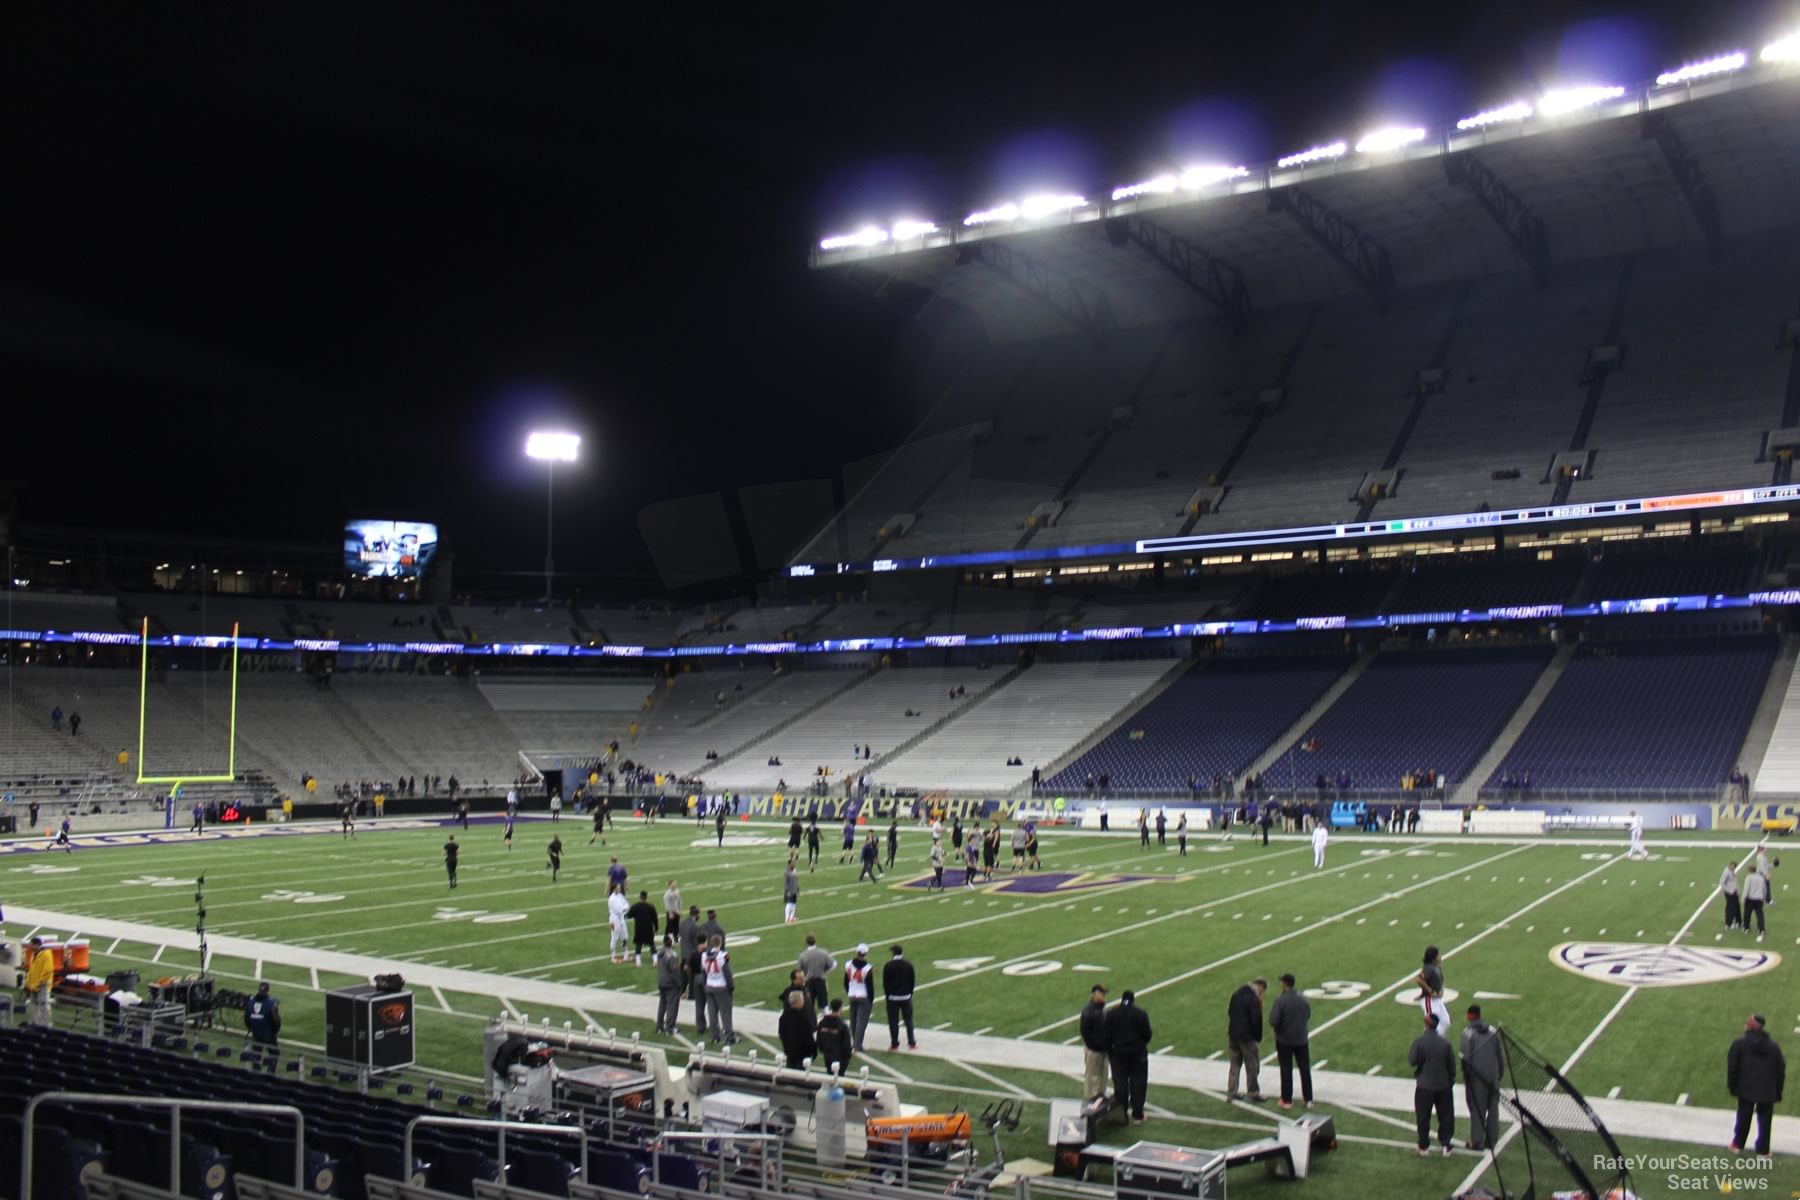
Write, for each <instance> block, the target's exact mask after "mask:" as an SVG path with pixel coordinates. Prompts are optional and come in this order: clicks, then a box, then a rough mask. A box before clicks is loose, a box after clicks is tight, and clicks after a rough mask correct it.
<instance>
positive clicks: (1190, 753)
mask: <svg viewBox="0 0 1800 1200" xmlns="http://www.w3.org/2000/svg"><path fill="white" fill-rule="evenodd" d="M1351 662H1352V658H1351V657H1350V656H1349V655H1335V654H1334V655H1293V656H1288V657H1275V658H1268V659H1259V658H1244V659H1234V658H1224V659H1217V660H1215V661H1212V662H1206V663H1201V664H1198V665H1196V666H1195V667H1194V668H1193V669H1192V670H1189V671H1188V672H1187V673H1185V674H1184V675H1182V676H1181V677H1180V678H1179V679H1177V680H1175V681H1174V683H1173V684H1172V685H1171V686H1170V687H1169V689H1168V690H1167V691H1165V692H1164V693H1163V694H1162V695H1160V696H1158V697H1157V698H1156V699H1154V700H1152V701H1151V702H1150V703H1149V704H1148V705H1146V706H1145V707H1144V708H1142V709H1140V710H1139V711H1138V712H1137V713H1135V714H1133V715H1132V716H1131V718H1130V719H1129V720H1127V721H1126V722H1125V723H1124V724H1122V725H1120V726H1119V727H1118V728H1117V729H1114V730H1113V731H1112V732H1111V733H1109V734H1107V735H1106V737H1105V738H1104V739H1103V740H1102V741H1101V742H1100V743H1099V744H1098V745H1095V746H1094V747H1092V748H1091V749H1089V750H1088V751H1086V752H1085V753H1083V754H1082V755H1081V756H1080V757H1079V758H1077V759H1076V760H1075V761H1074V762H1071V763H1070V764H1069V765H1068V766H1066V767H1064V768H1063V769H1062V770H1060V771H1057V772H1056V773H1055V774H1054V775H1053V776H1050V777H1049V778H1048V779H1047V781H1046V788H1047V789H1048V790H1051V791H1055V792H1068V793H1075V792H1079V791H1082V790H1084V789H1085V788H1086V782H1087V779H1088V777H1089V776H1092V777H1094V778H1095V779H1098V778H1099V777H1100V776H1101V775H1103V774H1104V775H1107V776H1109V777H1110V783H1111V786H1112V788H1113V789H1114V790H1115V791H1128V790H1133V789H1167V790H1174V789H1185V788H1186V787H1187V786H1188V779H1189V777H1190V776H1192V777H1195V778H1197V779H1198V780H1200V781H1201V783H1202V785H1203V786H1205V785H1209V784H1210V782H1211V780H1212V777H1213V776H1214V775H1215V774H1219V775H1225V776H1228V777H1232V778H1235V777H1237V776H1239V775H1241V774H1242V773H1243V772H1244V771H1246V770H1248V769H1249V767H1250V764H1251V763H1253V762H1255V761H1256V758H1257V756H1258V755H1259V754H1260V753H1261V752H1262V751H1263V750H1264V749H1266V748H1267V747H1268V746H1269V745H1270V744H1271V743H1272V742H1274V740H1275V739H1276V738H1277V737H1279V736H1281V734H1282V733H1283V732H1284V731H1285V730H1286V729H1287V728H1288V727H1289V726H1291V725H1292V724H1293V723H1294V722H1295V721H1297V720H1298V719H1299V718H1300V716H1301V714H1302V713H1304V712H1305V711H1306V710H1307V709H1308V708H1310V707H1311V706H1312V704H1313V703H1314V702H1315V701H1317V700H1318V698H1319V697H1320V696H1322V695H1323V694H1324V693H1325V690H1326V689H1327V688H1329V687H1330V686H1331V684H1332V681H1334V680H1335V679H1337V677H1338V676H1340V675H1342V674H1343V673H1344V671H1345V669H1346V668H1348V667H1349V665H1350V663H1351ZM1227 715H1229V717H1230V719H1229V720H1226V719H1224V718H1225V717H1226V716H1227ZM1140 735H1141V736H1140Z"/></svg>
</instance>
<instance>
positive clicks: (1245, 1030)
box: [1225, 978, 1269, 1104]
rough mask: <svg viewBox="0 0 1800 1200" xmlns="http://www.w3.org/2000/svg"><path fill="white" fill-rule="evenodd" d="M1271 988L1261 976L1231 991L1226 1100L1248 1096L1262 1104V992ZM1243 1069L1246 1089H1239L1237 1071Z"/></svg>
mask: <svg viewBox="0 0 1800 1200" xmlns="http://www.w3.org/2000/svg"><path fill="white" fill-rule="evenodd" d="M1268 989H1269V981H1268V980H1266V979H1262V978H1257V979H1252V980H1251V981H1250V982H1249V983H1246V984H1245V985H1244V986H1243V987H1241V988H1239V989H1238V990H1237V991H1235V992H1233V993H1232V994H1231V1002H1230V1003H1229V1004H1228V1005H1227V1006H1226V1010H1225V1015H1226V1030H1225V1037H1226V1042H1227V1043H1228V1045H1229V1046H1230V1052H1231V1067H1230V1070H1229V1071H1227V1073H1226V1076H1225V1098H1226V1099H1227V1100H1241V1099H1245V1098H1246V1097H1247V1098H1248V1099H1251V1100H1254V1101H1256V1102H1257V1103H1258V1104H1261V1103H1262V1099H1263V1094H1262V1088H1261V1087H1260V1086H1258V1072H1259V1070H1260V1064H1261V1062H1262V1035H1263V1011H1262V998H1263V993H1264V992H1266V991H1267V990H1268ZM1239 1071H1242V1072H1243V1076H1244V1087H1245V1091H1244V1092H1239V1091H1238V1073H1239Z"/></svg>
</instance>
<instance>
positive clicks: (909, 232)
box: [894, 220, 938, 242]
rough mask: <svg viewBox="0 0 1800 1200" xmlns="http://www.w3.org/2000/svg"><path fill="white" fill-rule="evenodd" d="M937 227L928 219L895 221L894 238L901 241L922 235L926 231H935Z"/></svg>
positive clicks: (926, 232)
mask: <svg viewBox="0 0 1800 1200" xmlns="http://www.w3.org/2000/svg"><path fill="white" fill-rule="evenodd" d="M937 231H938V227H937V226H936V225H933V224H932V223H931V222H930V221H910V220H908V221H895V222H894V240H895V241H896V242H903V241H905V240H907V239H908V238H917V237H924V236H925V235H926V234H928V233H936V232H937Z"/></svg>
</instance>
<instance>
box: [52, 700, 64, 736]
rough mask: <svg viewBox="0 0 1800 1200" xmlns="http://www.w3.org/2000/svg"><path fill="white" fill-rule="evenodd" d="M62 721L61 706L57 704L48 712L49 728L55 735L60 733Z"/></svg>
mask: <svg viewBox="0 0 1800 1200" xmlns="http://www.w3.org/2000/svg"><path fill="white" fill-rule="evenodd" d="M62 719H63V711H62V705H60V704H58V705H57V706H56V707H55V708H52V709H51V710H50V728H51V729H53V730H55V731H56V732H57V733H61V732H62Z"/></svg>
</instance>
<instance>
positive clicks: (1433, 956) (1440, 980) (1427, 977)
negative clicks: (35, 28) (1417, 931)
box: [1416, 946, 1450, 1041]
mask: <svg viewBox="0 0 1800 1200" xmlns="http://www.w3.org/2000/svg"><path fill="white" fill-rule="evenodd" d="M1416 978H1417V981H1418V984H1419V1007H1420V1008H1421V1009H1423V1010H1424V1012H1425V1015H1426V1016H1433V1015H1435V1016H1436V1017H1437V1019H1438V1021H1437V1032H1438V1036H1440V1037H1442V1038H1443V1039H1444V1040H1445V1041H1448V1040H1449V1039H1450V1006H1449V1005H1447V1004H1445V1003H1444V968H1443V965H1442V963H1441V962H1440V961H1439V959H1438V948H1437V947H1436V946H1427V947H1425V963H1424V965H1423V966H1421V967H1420V968H1419V974H1418V975H1417V976H1416Z"/></svg>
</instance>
